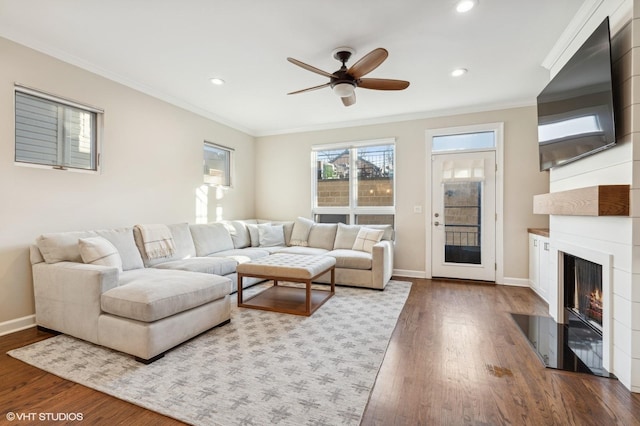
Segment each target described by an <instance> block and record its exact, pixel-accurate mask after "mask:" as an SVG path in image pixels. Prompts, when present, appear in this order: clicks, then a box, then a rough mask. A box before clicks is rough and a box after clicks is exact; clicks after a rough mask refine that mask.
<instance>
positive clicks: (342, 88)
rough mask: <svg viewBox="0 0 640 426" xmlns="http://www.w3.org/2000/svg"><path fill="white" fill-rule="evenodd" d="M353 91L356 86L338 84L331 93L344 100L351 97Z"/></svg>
mask: <svg viewBox="0 0 640 426" xmlns="http://www.w3.org/2000/svg"><path fill="white" fill-rule="evenodd" d="M355 89H356V86H354V85H353V84H351V83H338V84H335V85H334V86H333V93H335V94H336V95H338V96H339V97H341V98H346V97H347V96H351V95H353V93H354V92H355Z"/></svg>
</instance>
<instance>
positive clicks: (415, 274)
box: [393, 269, 531, 287]
mask: <svg viewBox="0 0 640 426" xmlns="http://www.w3.org/2000/svg"><path fill="white" fill-rule="evenodd" d="M393 275H394V276H398V277H407V278H427V273H426V272H425V271H414V270H411V269H394V270H393ZM496 284H498V285H510V286H514V287H531V285H530V284H529V279H528V278H510V277H504V278H503V279H502V282H501V283H496Z"/></svg>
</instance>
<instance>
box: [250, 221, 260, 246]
mask: <svg viewBox="0 0 640 426" xmlns="http://www.w3.org/2000/svg"><path fill="white" fill-rule="evenodd" d="M247 230H248V231H249V241H251V247H259V246H260V234H259V232H258V225H257V224H255V223H247Z"/></svg>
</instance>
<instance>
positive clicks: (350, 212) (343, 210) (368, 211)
mask: <svg viewBox="0 0 640 426" xmlns="http://www.w3.org/2000/svg"><path fill="white" fill-rule="evenodd" d="M376 145H393V161H394V165H395V163H396V152H395V148H396V138H383V139H366V140H360V141H349V142H336V143H330V144H318V145H312V146H311V155H310V160H309V162H310V171H311V195H312V196H311V215H312V216H315V215H317V214H320V215H322V214H335V215H346V216H348V217H349V223H350V224H354V223H355V219H356V216H358V215H393V216H395V215H396V177H395V175H394V178H393V206H380V207H372V206H365V207H357V201H358V191H357V189H358V177H357V175H356V176H355V177H354V178H353V179H350V181H349V183H350V185H351V187H350V188H349V189H350V190H349V204H350V205H349V206H340V207H317V206H316V201H317V194H318V179H317V175H316V174H317V170H316V167H317V166H316V164H315V153H316V152H317V151H325V150H338V149H352V148H361V147H369V146H376ZM356 160H357V159H356V158H354V157H353V156H349V161H350V164H349V168H350V169H351V170H356V168H357V167H356ZM350 178H351V174H350Z"/></svg>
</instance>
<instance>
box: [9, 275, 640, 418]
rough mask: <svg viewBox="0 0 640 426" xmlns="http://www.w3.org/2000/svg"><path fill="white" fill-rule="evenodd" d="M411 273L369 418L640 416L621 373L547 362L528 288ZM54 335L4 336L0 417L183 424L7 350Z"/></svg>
mask: <svg viewBox="0 0 640 426" xmlns="http://www.w3.org/2000/svg"><path fill="white" fill-rule="evenodd" d="M411 281H413V283H414V285H413V287H412V289H411V294H410V295H409V299H408V300H407V304H406V305H405V307H404V310H403V311H402V314H401V316H400V319H399V321H398V324H397V326H396V330H395V332H394V334H393V337H392V340H391V342H390V345H389V348H388V350H387V354H386V357H385V360H384V362H383V364H382V368H381V370H380V373H379V375H378V378H377V380H376V384H375V387H374V389H373V392H372V394H371V397H370V400H369V404H368V405H367V408H366V410H365V413H364V416H363V419H362V424H363V425H381V426H382V425H384V426H387V425H403V426H404V425H536V426H538V425H615V424H618V425H640V395H636V394H633V393H631V392H629V391H628V390H627V389H626V388H625V387H624V386H623V385H622V384H621V383H619V382H618V381H617V380H611V379H604V378H598V377H593V376H589V375H585V374H579V373H568V372H561V371H557V370H550V369H546V368H544V367H543V365H542V363H541V362H540V361H539V360H538V358H537V356H536V355H535V354H534V353H533V351H532V350H531V349H530V347H529V344H528V343H527V341H526V340H525V338H524V336H522V334H521V333H520V331H519V329H518V327H517V326H516V324H515V323H514V322H513V321H512V319H511V317H510V315H509V313H510V312H518V313H528V314H539V315H546V313H547V307H546V305H545V304H544V302H542V300H540V299H539V298H538V297H537V296H536V295H535V294H534V293H533V292H532V291H531V290H529V289H526V288H517V287H506V286H493V285H485V284H474V283H468V282H454V281H436V280H419V279H418V280H417V279H412V280H411ZM50 336H51V335H50V334H48V333H45V332H41V331H38V330H37V329H35V328H33V329H29V330H25V331H21V332H18V333H14V334H11V335H7V336H3V337H0V383H1V384H0V424H5V423H6V414H7V413H8V412H17V413H48V412H50V413H82V416H83V419H84V421H83V423H85V424H91V425H117V424H126V425H134V424H135V425H146V424H149V425H169V424H171V425H175V424H180V423H179V422H177V421H175V420H172V419H169V418H167V417H164V416H161V415H159V414H156V413H154V412H151V411H147V410H145V409H142V408H139V407H137V406H135V405H133V404H129V403H127V402H123V401H121V400H118V399H115V398H112V397H110V396H108V395H105V394H102V393H100V392H97V391H94V390H91V389H88V388H86V387H84V386H81V385H77V384H75V383H72V382H69V381H66V380H63V379H60V378H58V377H56V376H54V375H51V374H48V373H45V372H43V371H41V370H39V369H37V368H34V367H31V366H28V365H26V364H24V363H22V362H20V361H17V360H15V359H13V358H11V357H9V356H8V355H6V352H7V351H8V350H10V349H13V348H17V347H20V346H24V345H27V344H29V343H32V342H35V341H38V340H42V339H46V338H48V337H50ZM37 423H38V422H36V421H34V422H27V421H21V422H17V421H16V422H13V423H9V424H19V425H25V424H37ZM55 424H62V423H61V422H55Z"/></svg>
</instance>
